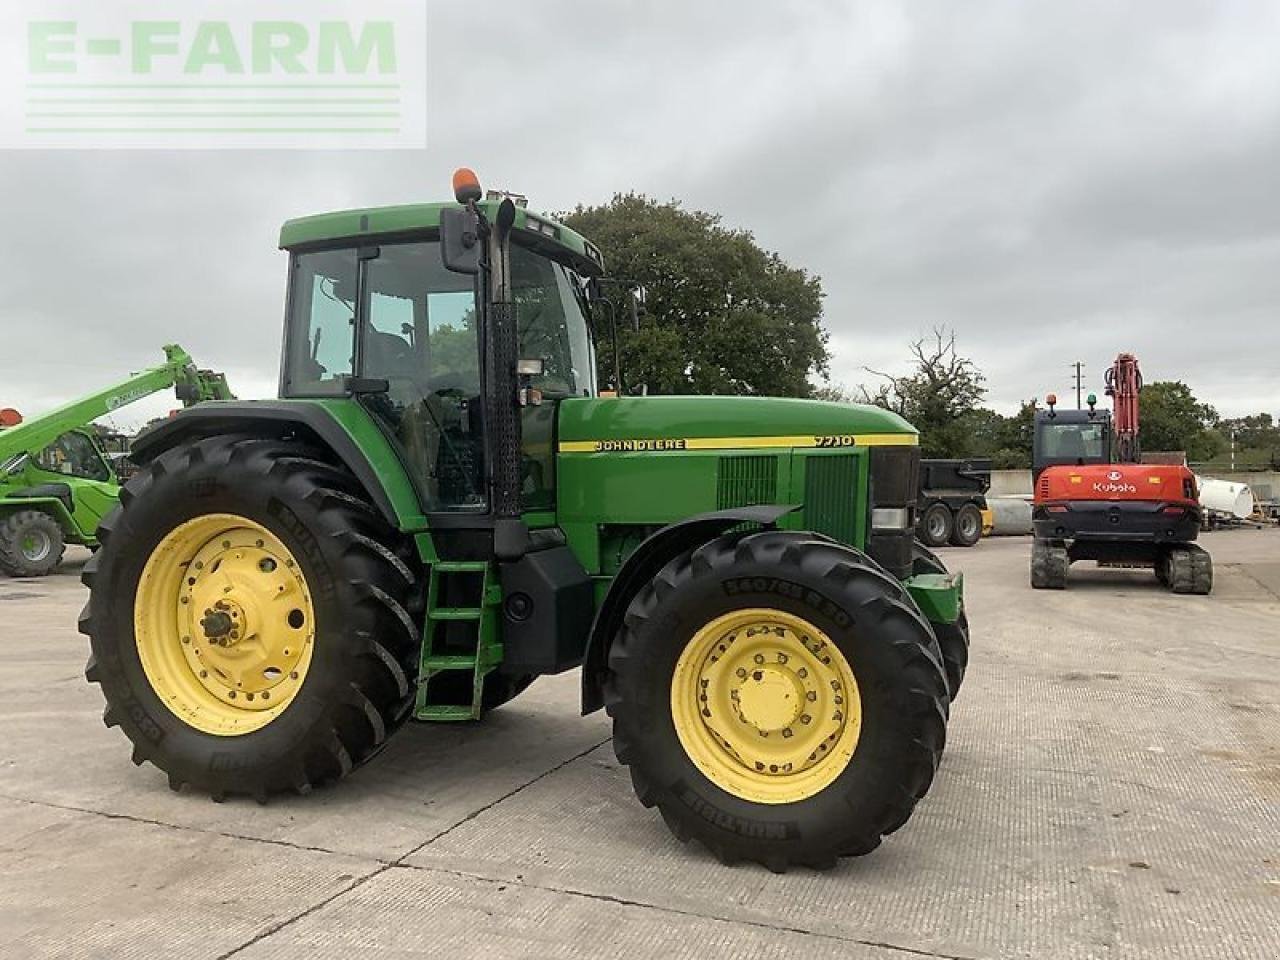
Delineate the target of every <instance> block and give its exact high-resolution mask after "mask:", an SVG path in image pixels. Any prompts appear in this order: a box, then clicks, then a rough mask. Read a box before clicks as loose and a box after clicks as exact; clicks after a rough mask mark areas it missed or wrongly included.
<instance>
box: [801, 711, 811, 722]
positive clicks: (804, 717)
mask: <svg viewBox="0 0 1280 960" xmlns="http://www.w3.org/2000/svg"><path fill="white" fill-rule="evenodd" d="M800 722H801V723H812V722H813V717H811V716H809V714H807V713H804V714H801V715H800Z"/></svg>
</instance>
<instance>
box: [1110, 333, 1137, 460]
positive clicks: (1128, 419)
mask: <svg viewBox="0 0 1280 960" xmlns="http://www.w3.org/2000/svg"><path fill="white" fill-rule="evenodd" d="M1141 390H1142V371H1141V370H1140V369H1139V367H1138V358H1137V357H1135V356H1134V355H1133V354H1132V353H1122V354H1120V355H1119V356H1118V357H1116V362H1115V363H1113V364H1112V365H1111V368H1110V369H1109V370H1107V396H1109V397H1110V398H1111V405H1112V407H1113V408H1114V410H1115V415H1114V419H1115V432H1116V462H1118V463H1138V462H1139V460H1141V457H1142V448H1141V444H1140V443H1139V440H1138V394H1139V393H1140V392H1141Z"/></svg>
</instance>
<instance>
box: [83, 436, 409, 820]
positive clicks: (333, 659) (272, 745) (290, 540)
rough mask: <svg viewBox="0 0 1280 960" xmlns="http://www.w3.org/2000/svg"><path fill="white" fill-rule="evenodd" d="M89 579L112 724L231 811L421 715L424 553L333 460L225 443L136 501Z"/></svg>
mask: <svg viewBox="0 0 1280 960" xmlns="http://www.w3.org/2000/svg"><path fill="white" fill-rule="evenodd" d="M120 500H121V503H120V507H119V508H117V509H116V510H115V511H113V512H112V514H111V515H110V516H109V517H107V519H106V520H105V521H104V522H103V523H102V525H101V526H100V527H99V534H98V535H99V539H100V540H101V541H102V544H103V546H102V549H101V550H100V551H99V552H98V553H97V554H96V555H95V556H94V557H93V558H91V559H90V561H89V563H88V565H87V566H86V567H85V572H84V582H85V584H86V585H87V586H88V587H89V588H90V596H89V603H88V605H87V606H86V607H85V612H84V614H83V615H82V616H81V622H80V629H81V631H82V632H84V633H86V634H88V636H89V639H90V644H91V647H92V655H91V656H90V658H89V663H88V666H87V667H86V670H85V675H86V677H87V678H88V679H89V680H90V681H93V682H95V683H98V684H100V685H101V687H102V693H103V696H104V697H105V698H106V701H107V708H106V711H105V713H104V714H103V719H104V721H105V722H106V724H107V726H119V727H120V728H121V729H122V730H123V731H124V733H125V735H126V736H127V737H128V738H129V739H130V740H131V741H133V744H134V750H133V759H134V762H135V763H139V764H140V763H142V762H143V761H150V762H151V763H153V764H155V765H156V766H157V767H159V768H160V769H161V770H164V771H165V772H166V773H167V774H168V775H169V783H170V786H172V787H173V788H174V789H180V788H181V787H182V786H183V785H184V784H190V785H191V786H192V787H193V788H196V789H199V790H202V791H207V792H209V793H210V794H212V795H213V796H214V798H215V799H221V798H222V797H224V796H226V795H227V794H248V795H251V796H254V797H256V798H258V799H260V800H261V799H265V798H266V797H267V795H268V794H271V793H275V792H278V791H287V790H295V791H298V792H302V793H305V792H307V791H309V790H310V789H311V787H312V786H313V785H315V784H319V783H324V782H327V781H331V780H336V779H338V778H340V777H342V776H345V775H346V774H347V773H349V772H350V771H351V770H352V769H353V768H354V767H356V766H359V765H360V764H362V763H364V762H365V761H366V760H368V759H369V758H370V757H372V756H373V755H374V754H375V753H377V752H378V750H379V749H380V748H381V747H382V745H383V744H384V743H385V742H386V739H387V736H388V735H389V734H390V733H391V732H392V731H393V730H395V729H396V728H397V727H398V726H399V725H400V723H402V722H403V721H404V720H405V719H406V717H407V716H408V714H409V711H410V708H411V707H412V705H413V692H414V691H413V687H412V683H411V679H410V678H411V677H412V676H413V672H412V671H413V661H414V658H415V655H416V652H417V649H418V636H419V632H418V629H417V627H415V625H414V623H413V620H412V618H411V617H410V615H409V613H408V612H407V609H406V608H407V605H408V603H409V601H410V595H411V593H412V591H413V589H414V586H415V584H416V582H417V574H416V572H415V569H414V568H413V567H412V566H411V564H412V563H413V562H414V561H413V560H412V556H413V554H412V552H411V551H410V550H408V549H407V546H408V545H407V544H406V543H404V542H403V540H402V538H401V537H400V535H399V534H398V533H397V532H396V531H394V530H392V529H391V528H390V527H389V526H388V525H387V523H386V522H385V521H384V520H383V518H382V517H381V515H380V514H378V513H377V511H376V510H374V508H373V507H372V506H370V504H369V503H368V502H367V500H366V499H365V497H364V495H363V494H362V492H361V490H360V488H359V486H358V484H357V483H356V482H355V481H354V479H353V478H352V477H351V476H350V475H349V474H348V473H347V472H346V471H345V470H343V469H341V468H339V467H336V466H334V465H332V464H330V463H327V462H325V461H324V460H323V458H322V454H320V453H319V452H318V451H315V450H313V449H310V448H307V447H303V446H301V445H300V444H297V443H290V442H284V441H277V440H264V439H256V438H249V437H235V436H233V437H215V438H211V439H206V440H201V441H199V442H196V443H192V444H187V445H183V446H179V447H177V448H174V449H172V450H169V451H167V452H166V453H164V454H162V455H161V456H160V457H159V458H158V459H157V460H155V461H154V462H152V463H151V464H149V465H148V466H147V467H146V468H145V469H143V470H142V471H141V472H140V473H139V474H138V475H137V476H135V477H134V478H133V479H132V480H131V481H130V482H129V484H128V485H127V486H126V487H125V489H124V490H123V491H122V494H121V498H120Z"/></svg>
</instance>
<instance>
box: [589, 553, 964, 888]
mask: <svg viewBox="0 0 1280 960" xmlns="http://www.w3.org/2000/svg"><path fill="white" fill-rule="evenodd" d="M812 537H813V535H811V534H801V533H787V532H781V531H765V532H761V533H753V534H748V535H746V536H741V535H726V536H723V537H720V538H718V539H716V540H713V541H711V542H710V543H708V544H705V545H703V546H701V547H699V548H697V549H695V550H692V551H690V552H688V553H685V554H682V555H681V556H679V557H677V558H675V559H674V560H672V561H671V562H670V563H668V564H667V565H666V566H665V567H664V568H663V569H662V571H661V572H660V573H659V574H658V575H657V576H656V577H655V578H654V579H653V580H652V581H651V582H650V583H649V584H648V585H646V586H645V587H644V588H643V589H642V590H641V591H640V592H639V593H638V594H637V595H636V596H635V598H634V599H633V600H632V602H631V604H630V606H629V607H628V609H627V613H626V616H625V618H624V625H623V628H622V630H621V632H620V633H619V635H618V636H617V638H616V639H615V640H614V643H613V645H612V647H611V649H610V653H609V674H608V676H607V678H606V683H605V703H606V707H607V709H608V712H609V715H610V716H611V717H612V718H613V723H614V749H615V752H616V753H617V756H618V759H619V761H620V762H621V763H623V764H625V765H627V766H628V767H630V769H631V778H632V783H633V785H634V786H635V790H636V794H637V796H638V797H639V798H640V800H641V802H642V803H644V804H645V805H646V806H654V805H656V806H657V807H658V809H659V811H660V812H661V814H662V817H663V819H664V820H665V821H666V823H667V825H668V826H669V827H670V829H671V830H672V832H673V833H674V834H675V835H676V836H677V837H678V838H680V839H681V840H688V839H697V840H699V841H701V842H702V843H703V844H704V845H705V846H706V847H708V848H709V849H710V850H711V851H712V852H713V853H714V854H715V855H716V856H717V857H719V858H720V859H721V860H723V861H725V862H734V861H739V860H753V861H756V862H759V863H762V864H764V865H765V866H767V867H768V868H769V869H771V870H775V871H780V870H785V869H786V868H787V867H789V866H791V865H805V866H810V867H815V868H826V867H830V866H833V865H834V864H835V862H836V858H837V857H838V856H843V855H859V854H865V853H869V852H870V851H872V850H873V849H875V847H876V846H878V845H879V843H880V840H881V838H882V837H883V836H884V835H886V834H888V833H892V832H893V831H894V830H896V829H898V828H899V827H900V826H902V825H903V824H904V823H905V822H906V821H907V819H908V818H909V817H910V816H911V812H912V810H913V809H914V807H915V804H916V802H917V801H918V800H919V799H920V798H921V797H923V796H924V794H925V792H926V791H927V790H928V788H929V785H930V783H931V782H932V781H933V776H934V773H935V771H936V769H937V766H938V763H939V761H940V759H941V756H942V748H943V743H944V740H945V736H946V719H947V688H946V678H945V676H944V675H943V671H942V667H941V663H940V660H939V657H938V655H937V653H936V652H935V651H936V642H935V640H934V637H933V635H932V633H931V632H930V629H929V625H928V623H927V622H926V621H925V620H924V619H923V618H922V617H921V615H920V613H919V611H918V610H917V609H916V607H915V606H914V604H913V603H912V602H911V600H910V598H909V596H908V595H907V594H906V592H905V590H904V589H903V588H902V586H901V584H900V583H898V581H896V580H894V579H893V578H892V577H890V576H889V575H887V574H886V573H884V571H883V570H881V569H880V568H879V567H877V566H876V565H875V564H873V563H872V562H871V561H869V560H868V559H867V558H866V557H865V556H863V555H862V554H860V553H858V552H857V551H855V550H852V549H850V548H848V547H844V546H842V545H839V544H835V543H831V542H829V541H825V540H819V539H812ZM788 734H790V735H788Z"/></svg>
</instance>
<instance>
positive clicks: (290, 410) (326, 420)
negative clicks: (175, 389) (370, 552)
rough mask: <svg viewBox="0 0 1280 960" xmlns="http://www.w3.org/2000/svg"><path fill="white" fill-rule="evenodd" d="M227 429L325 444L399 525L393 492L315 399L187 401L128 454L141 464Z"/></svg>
mask: <svg viewBox="0 0 1280 960" xmlns="http://www.w3.org/2000/svg"><path fill="white" fill-rule="evenodd" d="M227 433H247V434H252V435H254V436H262V437H268V438H273V439H283V438H286V437H300V438H302V439H304V440H310V441H311V442H313V443H317V444H319V445H321V446H323V447H326V448H328V449H329V450H330V451H331V452H332V453H333V455H334V456H335V457H336V458H337V459H338V460H339V461H341V463H342V464H343V466H345V467H346V468H347V469H348V470H350V471H351V473H352V474H354V475H355V478H356V480H358V481H359V482H360V485H361V486H362V487H364V489H365V492H366V493H368V495H369V497H370V499H371V500H372V501H373V503H374V505H375V506H376V507H377V508H378V511H379V512H380V513H381V514H382V515H383V516H384V517H385V518H386V520H387V522H388V523H390V524H391V525H392V526H393V527H397V528H398V527H400V526H401V523H400V517H399V516H398V515H397V513H396V510H395V507H394V505H393V504H392V502H391V497H390V496H388V494H387V490H386V487H385V486H384V485H383V483H382V480H381V478H380V477H379V476H378V472H377V471H376V470H375V469H374V467H373V465H372V464H371V463H370V462H369V458H368V457H367V456H365V453H364V451H363V450H361V449H360V446H359V445H358V444H357V443H356V442H355V440H353V439H352V438H351V435H350V434H349V433H347V431H346V430H344V429H343V428H342V425H341V424H339V423H338V422H337V421H336V420H335V419H334V418H333V417H331V416H330V415H329V414H328V413H327V412H326V411H325V410H324V408H323V407H319V406H316V405H314V404H310V403H297V402H290V401H287V400H284V401H280V400H237V401H219V402H217V403H209V404H200V405H197V406H194V407H189V408H187V409H186V410H182V411H180V412H179V413H177V414H175V415H174V416H172V417H170V418H169V419H168V420H165V421H164V422H162V423H158V424H156V425H155V426H154V427H150V428H148V429H146V430H144V431H143V432H142V433H140V434H138V436H137V438H136V439H135V440H134V441H133V444H132V445H131V447H130V451H129V458H130V459H131V460H133V462H134V463H136V464H138V465H139V466H144V465H146V464H147V463H150V462H151V461H152V460H154V459H155V458H156V457H158V456H160V454H162V453H164V452H165V451H166V450H169V449H172V448H173V447H176V446H177V445H178V444H181V443H190V442H192V441H194V440H201V439H203V438H205V437H212V436H218V435H220V434H227Z"/></svg>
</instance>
